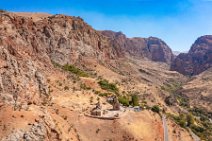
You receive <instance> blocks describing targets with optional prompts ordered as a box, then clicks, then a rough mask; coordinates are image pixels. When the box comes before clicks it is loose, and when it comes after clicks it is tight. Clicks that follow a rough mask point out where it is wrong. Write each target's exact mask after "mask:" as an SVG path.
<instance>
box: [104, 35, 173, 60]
mask: <svg viewBox="0 0 212 141" xmlns="http://www.w3.org/2000/svg"><path fill="white" fill-rule="evenodd" d="M102 34H104V35H105V36H107V37H109V39H110V41H111V42H112V45H113V47H114V48H120V49H121V52H122V53H125V54H128V55H130V56H133V57H138V58H141V59H142V58H148V59H149V60H152V61H156V62H165V63H168V64H170V63H171V62H172V60H173V59H174V55H173V53H172V50H171V49H170V48H169V46H168V45H167V44H166V43H165V42H164V41H162V40H161V39H158V38H155V37H149V38H139V37H135V38H127V37H126V36H125V35H124V34H123V33H121V32H113V31H102Z"/></svg>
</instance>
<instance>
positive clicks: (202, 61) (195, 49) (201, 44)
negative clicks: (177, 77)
mask: <svg viewBox="0 0 212 141" xmlns="http://www.w3.org/2000/svg"><path fill="white" fill-rule="evenodd" d="M211 66H212V36H211V35H207V36H202V37H200V38H198V39H197V40H196V41H195V43H194V44H193V45H192V47H191V49H190V50H189V52H188V53H181V54H179V55H178V56H177V57H176V59H175V60H174V61H173V63H172V65H171V70H175V71H178V72H180V73H182V74H184V75H197V74H200V73H201V72H203V71H205V70H207V69H208V68H210V67H211Z"/></svg>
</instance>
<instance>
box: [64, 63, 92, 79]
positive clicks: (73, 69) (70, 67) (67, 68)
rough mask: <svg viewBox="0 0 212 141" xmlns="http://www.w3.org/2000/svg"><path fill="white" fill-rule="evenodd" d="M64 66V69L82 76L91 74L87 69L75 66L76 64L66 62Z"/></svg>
mask: <svg viewBox="0 0 212 141" xmlns="http://www.w3.org/2000/svg"><path fill="white" fill-rule="evenodd" d="M62 68H63V70H65V71H69V72H71V73H74V74H76V75H78V76H80V77H89V75H88V74H87V73H86V72H85V71H83V70H81V69H79V68H77V67H75V66H74V65H69V64H66V65H64V66H63V67H62Z"/></svg>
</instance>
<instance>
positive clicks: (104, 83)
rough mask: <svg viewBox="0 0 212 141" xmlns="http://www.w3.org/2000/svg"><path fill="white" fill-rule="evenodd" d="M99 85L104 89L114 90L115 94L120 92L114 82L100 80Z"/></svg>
mask: <svg viewBox="0 0 212 141" xmlns="http://www.w3.org/2000/svg"><path fill="white" fill-rule="evenodd" d="M98 84H99V86H100V87H101V88H102V89H103V90H107V91H110V92H114V93H115V94H118V91H119V90H118V87H117V86H116V84H114V83H109V82H108V81H107V80H105V79H104V80H100V81H99V82H98Z"/></svg>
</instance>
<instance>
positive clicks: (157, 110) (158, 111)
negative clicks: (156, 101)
mask: <svg viewBox="0 0 212 141" xmlns="http://www.w3.org/2000/svg"><path fill="white" fill-rule="evenodd" d="M151 110H152V111H153V112H155V113H160V107H159V106H158V105H154V106H153V107H152V108H151Z"/></svg>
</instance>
